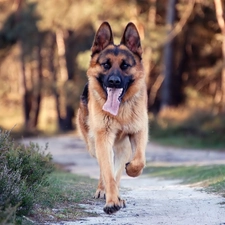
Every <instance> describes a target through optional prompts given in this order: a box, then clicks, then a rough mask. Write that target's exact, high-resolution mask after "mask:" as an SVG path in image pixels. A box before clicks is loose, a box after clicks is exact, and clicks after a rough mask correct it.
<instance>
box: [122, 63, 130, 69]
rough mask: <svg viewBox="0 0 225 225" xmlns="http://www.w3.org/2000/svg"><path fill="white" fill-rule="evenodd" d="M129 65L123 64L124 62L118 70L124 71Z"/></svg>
mask: <svg viewBox="0 0 225 225" xmlns="http://www.w3.org/2000/svg"><path fill="white" fill-rule="evenodd" d="M129 66H130V65H129V64H127V63H125V62H122V64H121V65H120V68H121V70H126V69H127V68H128V67H129Z"/></svg>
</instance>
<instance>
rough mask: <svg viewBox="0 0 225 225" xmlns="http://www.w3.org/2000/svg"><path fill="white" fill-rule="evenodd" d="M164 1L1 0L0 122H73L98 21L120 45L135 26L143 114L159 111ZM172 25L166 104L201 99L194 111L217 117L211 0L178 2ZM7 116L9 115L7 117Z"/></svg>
mask: <svg viewBox="0 0 225 225" xmlns="http://www.w3.org/2000/svg"><path fill="white" fill-rule="evenodd" d="M192 2H194V5H193V7H192V6H191V3H192ZM168 3H169V0H167V1H164V0H157V1H155V0H132V1H127V0H122V1H120V0H114V1H112V0H106V1H103V0H99V1H94V0H84V1H78V0H57V1H55V0H48V1H45V0H8V1H0V12H1V13H0V105H1V107H2V113H0V126H3V127H4V128H8V129H11V128H12V127H13V126H14V125H15V124H17V123H18V125H17V126H18V127H20V128H23V129H25V130H29V131H31V132H33V131H34V130H37V129H40V130H48V129H49V130H51V131H52V130H56V129H60V130H63V131H65V130H71V129H73V128H74V116H75V113H76V110H77V108H78V102H79V96H80V93H81V92H82V89H83V87H84V84H85V83H86V82H87V78H86V69H87V67H88V64H89V59H90V48H91V45H92V41H93V37H94V34H95V31H96V29H98V27H99V25H100V24H101V23H102V21H108V22H109V23H110V24H111V26H112V30H113V33H114V40H115V43H119V41H120V38H121V35H122V32H123V29H124V27H125V26H126V24H127V23H128V22H130V21H132V22H134V23H135V24H136V26H137V28H138V30H139V33H140V36H141V40H142V47H143V50H144V55H143V63H144V65H145V70H146V75H147V84H148V95H149V102H148V108H149V112H151V113H153V114H154V115H159V114H158V113H159V112H160V110H161V109H162V94H161V93H162V88H163V86H162V84H163V79H164V77H163V73H164V61H163V53H164V46H165V44H166V43H167V42H168V34H167V25H166V24H167V13H168ZM223 4H224V2H223ZM188 10H190V14H188V13H187V12H188ZM173 27H180V30H179V31H178V32H176V30H173V33H174V38H173V40H172V41H173V52H174V54H173V74H172V78H171V82H170V83H171V84H170V85H171V87H170V89H171V95H172V100H173V101H172V103H171V105H172V106H179V105H181V104H186V103H187V102H188V104H189V105H191V104H192V106H193V108H195V107H196V106H197V107H198V106H199V105H200V106H201V110H203V111H204V110H207V111H210V112H212V115H213V116H217V115H218V114H220V113H221V108H222V106H221V102H222V100H221V99H222V96H223V95H224V93H223V92H222V87H221V70H222V66H223V64H222V50H221V46H222V34H221V31H220V29H219V26H218V23H217V19H216V15H215V6H214V1H213V0H208V1H187V0H179V1H177V4H176V17H175V23H174V26H173ZM24 80H25V81H24ZM199 96H201V98H199ZM29 101H30V102H29ZM191 101H193V103H191ZM24 102H27V103H28V104H27V105H26V106H25V105H23V103H24ZM37 106H38V107H37ZM13 111H14V112H16V113H14V114H13ZM17 112H18V113H17ZM7 114H10V115H13V116H12V120H9V119H8V116H7ZM35 114H37V117H36V118H35V116H34V115H35ZM39 114H40V116H39V117H38V115H39ZM25 115H26V116H27V117H26V116H25ZM32 117H33V118H32ZM1 118H2V119H1ZM35 120H37V121H36V122H35ZM23 121H24V122H23ZM53 124H55V125H53ZM209 129H211V128H210V127H209ZM190 132H191V131H190Z"/></svg>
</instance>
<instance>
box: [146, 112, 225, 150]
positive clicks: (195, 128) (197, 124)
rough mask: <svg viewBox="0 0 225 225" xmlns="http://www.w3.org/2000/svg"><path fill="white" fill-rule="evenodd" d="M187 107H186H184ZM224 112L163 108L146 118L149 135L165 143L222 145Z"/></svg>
mask: <svg viewBox="0 0 225 225" xmlns="http://www.w3.org/2000/svg"><path fill="white" fill-rule="evenodd" d="M187 111H188V110H187ZM224 118H225V116H224V115H222V114H221V115H214V114H213V113H210V112H204V111H203V110H201V111H193V112H192V111H191V112H186V111H185V110H184V109H183V110H179V109H177V110H174V111H169V110H168V111H167V112H166V113H165V115H163V116H161V117H160V116H159V117H154V118H151V119H150V135H151V136H150V139H151V140H152V141H155V142H157V143H160V144H162V145H167V146H175V147H184V148H195V149H196V148H197V149H220V150H223V149H225V135H224V133H225V119H224Z"/></svg>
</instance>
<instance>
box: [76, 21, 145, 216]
mask: <svg viewBox="0 0 225 225" xmlns="http://www.w3.org/2000/svg"><path fill="white" fill-rule="evenodd" d="M91 51H92V55H91V61H90V66H89V69H88V71H87V76H88V83H87V84H86V86H85V88H84V91H83V94H82V95H81V99H80V108H79V109H78V114H77V126H78V130H79V131H80V133H81V135H82V136H83V138H84V140H85V141H86V144H87V148H88V150H89V152H90V154H91V155H92V156H94V157H96V158H97V160H98V164H99V166H100V179H99V182H98V187H97V190H96V193H95V195H94V198H105V199H106V204H105V206H104V209H103V210H104V211H105V213H107V214H112V213H115V212H117V211H118V210H119V209H120V208H123V207H125V201H124V200H122V199H121V198H120V196H119V183H120V178H121V175H122V172H123V170H124V168H125V169H126V173H127V174H128V175H129V176H131V177H136V176H138V175H140V174H141V172H142V170H143V168H144V166H145V148H146V144H147V140H148V115H147V91H146V83H145V74H144V69H143V65H142V60H141V59H142V48H141V44H140V37H139V33H138V31H137V29H136V27H135V25H134V24H133V23H129V24H128V25H127V27H126V28H125V31H124V34H123V37H122V39H121V42H120V44H119V45H115V44H114V42H113V35H112V30H111V27H110V25H109V23H108V22H104V23H102V25H101V26H100V27H99V29H98V31H97V33H96V35H95V39H94V42H93V45H92V48H91Z"/></svg>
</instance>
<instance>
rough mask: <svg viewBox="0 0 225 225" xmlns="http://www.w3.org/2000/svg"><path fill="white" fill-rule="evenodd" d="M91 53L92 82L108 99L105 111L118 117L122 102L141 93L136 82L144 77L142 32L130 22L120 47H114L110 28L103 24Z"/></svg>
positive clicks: (88, 73)
mask: <svg viewBox="0 0 225 225" xmlns="http://www.w3.org/2000/svg"><path fill="white" fill-rule="evenodd" d="M91 50H92V56H91V57H92V58H91V63H90V67H89V69H88V72H87V75H88V77H89V81H90V82H91V81H94V83H95V88H96V90H97V92H98V94H99V95H101V97H102V98H103V99H105V104H104V105H103V110H104V111H107V112H109V113H111V114H112V115H117V113H118V110H119V106H120V102H121V101H126V100H128V99H129V98H130V97H131V96H133V95H134V94H135V93H136V92H137V91H138V87H135V86H137V85H135V82H138V80H140V79H143V77H144V74H143V67H142V63H141V57H142V48H141V44H140V37H139V33H138V31H137V29H136V27H135V25H134V24H133V23H129V24H128V25H127V27H126V28H125V31H124V34H123V36H122V39H121V42H120V44H119V45H115V44H114V42H113V35H112V30H111V27H110V25H109V24H108V23H107V22H104V23H102V25H101V26H100V27H99V29H98V31H97V33H96V35H95V39H94V42H93V46H92V48H91Z"/></svg>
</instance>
